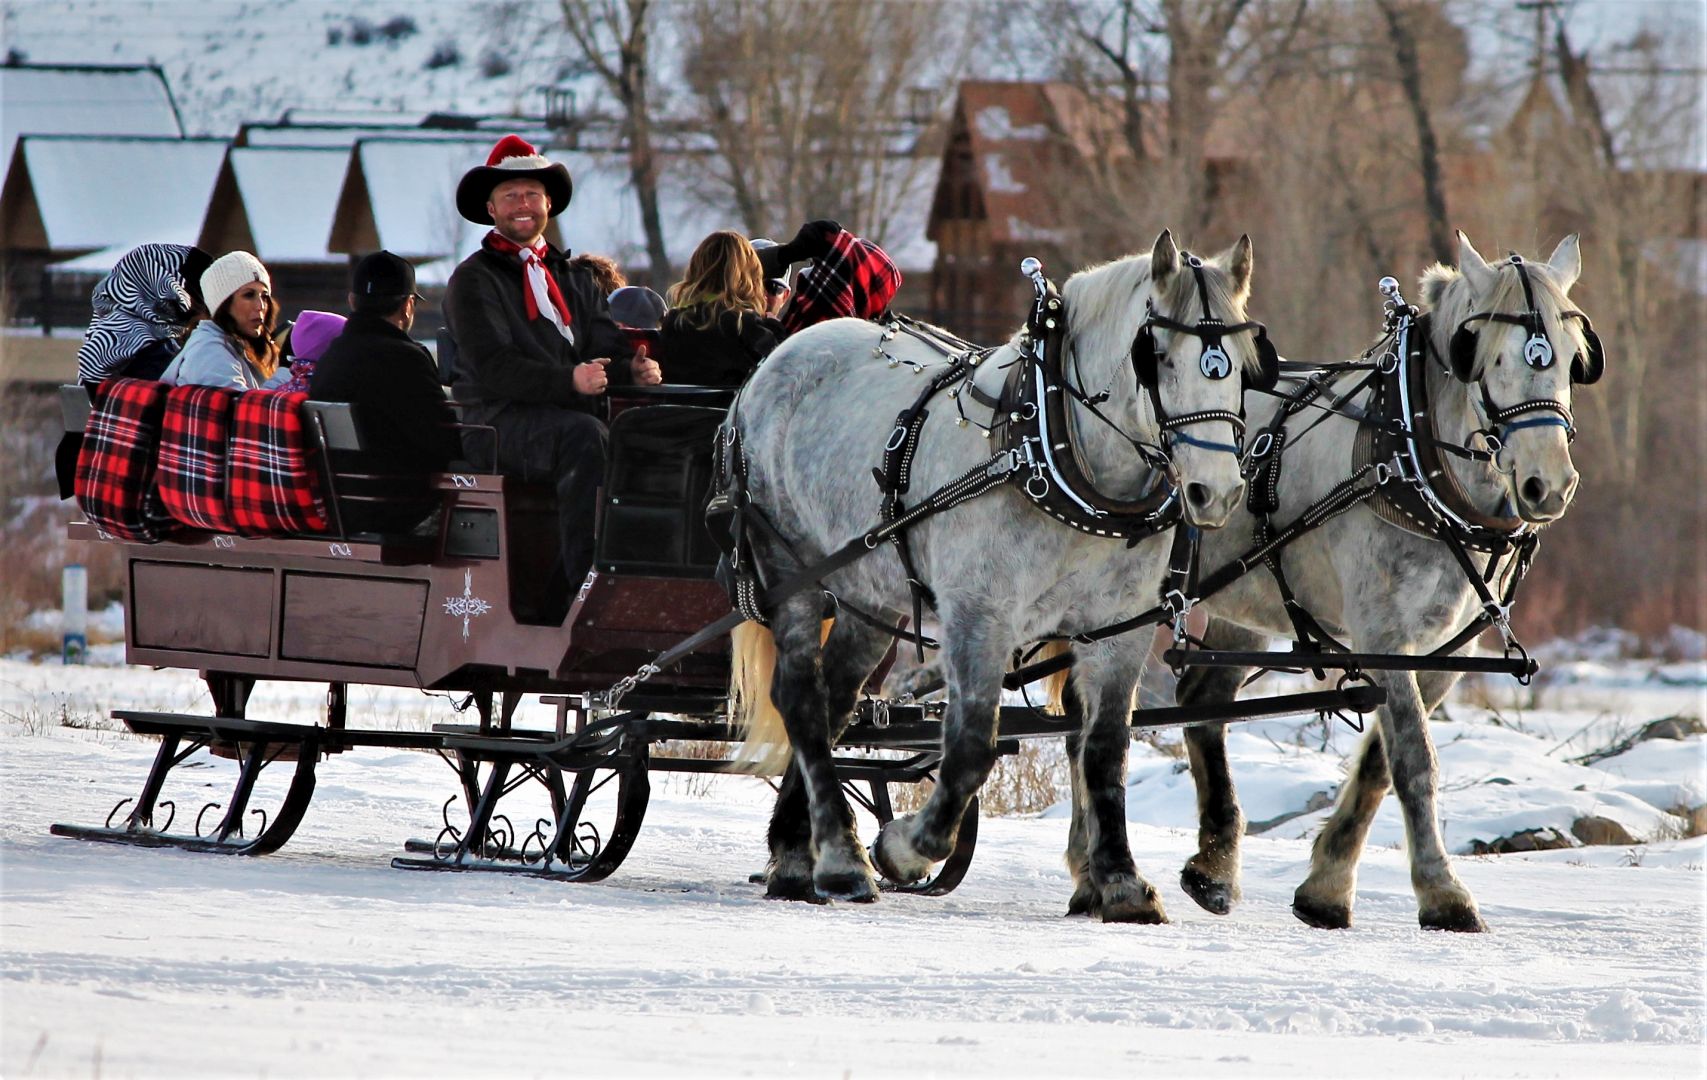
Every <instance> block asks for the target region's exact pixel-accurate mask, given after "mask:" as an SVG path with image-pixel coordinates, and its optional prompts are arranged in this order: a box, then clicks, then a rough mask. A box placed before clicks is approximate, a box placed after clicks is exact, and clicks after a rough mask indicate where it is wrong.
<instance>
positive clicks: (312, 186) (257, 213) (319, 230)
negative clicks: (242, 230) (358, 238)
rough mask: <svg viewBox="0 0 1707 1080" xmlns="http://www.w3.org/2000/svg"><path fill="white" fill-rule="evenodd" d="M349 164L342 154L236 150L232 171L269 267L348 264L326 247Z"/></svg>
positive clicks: (345, 153)
mask: <svg viewBox="0 0 1707 1080" xmlns="http://www.w3.org/2000/svg"><path fill="white" fill-rule="evenodd" d="M349 161H350V153H349V151H348V150H339V149H324V150H321V149H307V148H297V147H293V148H283V147H267V148H258V147H236V148H233V149H232V151H231V169H232V172H233V174H234V175H235V176H236V178H237V190H238V192H239V193H240V195H241V196H242V199H243V212H244V214H245V215H246V216H247V218H248V221H249V231H250V233H251V234H252V235H253V236H254V238H255V254H256V255H258V256H260V259H261V261H262V262H263V263H267V264H269V265H270V264H273V263H326V262H337V263H342V262H345V261H347V260H346V259H345V257H344V256H342V255H335V254H333V253H332V252H330V251H328V250H327V248H326V244H327V241H328V240H329V239H330V237H331V235H332V216H333V214H335V213H336V212H337V209H338V194H339V192H341V191H342V190H343V186H344V174H345V173H346V172H347V171H348V168H349Z"/></svg>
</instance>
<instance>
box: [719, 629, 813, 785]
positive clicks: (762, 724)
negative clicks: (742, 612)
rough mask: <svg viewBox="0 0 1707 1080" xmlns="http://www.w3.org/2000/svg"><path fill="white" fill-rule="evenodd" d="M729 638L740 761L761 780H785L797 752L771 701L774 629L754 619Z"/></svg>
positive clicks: (732, 715) (731, 696)
mask: <svg viewBox="0 0 1707 1080" xmlns="http://www.w3.org/2000/svg"><path fill="white" fill-rule="evenodd" d="M834 625H835V620H833V619H825V620H824V623H823V626H822V627H821V628H820V630H819V637H818V640H819V644H823V642H824V640H825V639H826V638H828V637H829V636H830V628H831V627H832V626H834ZM729 639H730V644H731V649H730V664H729V719H730V722H732V723H733V724H734V725H735V726H736V727H738V728H740V729H741V735H742V741H741V745H740V746H739V747H737V748H736V750H735V760H736V761H738V762H740V763H742V764H744V765H747V766H749V767H751V768H752V769H753V771H754V772H756V773H757V774H758V775H760V776H778V775H781V773H782V772H783V770H784V769H786V768H788V762H789V759H790V757H792V756H793V752H794V750H793V746H792V745H791V744H790V743H789V741H788V727H787V725H786V724H784V723H783V719H782V713H781V712H779V711H777V707H776V703H775V702H773V701H772V700H771V683H772V680H773V679H774V677H775V675H776V638H775V636H773V635H772V634H771V632H770V630H769V628H767V627H765V626H763V625H761V624H759V623H756V622H753V621H751V620H748V621H747V622H744V623H741V624H740V625H739V626H737V627H735V629H734V630H732V631H730V634H729Z"/></svg>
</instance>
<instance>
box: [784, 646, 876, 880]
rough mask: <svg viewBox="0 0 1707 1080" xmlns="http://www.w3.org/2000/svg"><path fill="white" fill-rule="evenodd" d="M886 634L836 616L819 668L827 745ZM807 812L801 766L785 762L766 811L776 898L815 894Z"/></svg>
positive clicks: (849, 713) (843, 724)
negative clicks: (827, 721) (771, 804)
mask: <svg viewBox="0 0 1707 1080" xmlns="http://www.w3.org/2000/svg"><path fill="white" fill-rule="evenodd" d="M888 646H889V638H888V637H887V636H885V635H881V634H878V633H876V632H874V631H871V630H868V629H867V628H865V627H863V626H861V625H859V624H858V623H857V622H856V621H855V620H853V619H838V620H837V621H836V625H835V626H834V627H833V628H832V629H831V631H830V636H829V638H828V639H827V640H826V641H825V642H824V649H823V661H822V662H823V669H824V692H825V702H826V712H827V715H828V716H829V718H830V724H829V730H830V741H831V743H832V745H833V744H834V743H835V741H836V740H837V739H839V738H840V737H841V734H842V732H843V731H845V730H846V729H847V726H848V723H849V722H850V721H851V720H852V719H853V710H854V707H855V706H856V705H857V704H858V702H859V690H860V687H862V686H864V685H865V681H866V679H867V678H869V677H870V675H871V672H872V671H873V670H875V669H876V667H877V665H878V663H879V662H881V660H882V659H883V654H884V653H885V652H887V651H888ZM811 823H812V817H811V806H810V802H809V800H808V798H807V794H806V785H805V784H804V782H803V781H802V779H801V773H800V768H799V766H798V765H797V764H795V763H792V762H791V763H790V764H789V767H788V771H787V772H786V773H784V774H783V778H782V785H781V786H780V787H779V788H778V790H777V797H776V808H775V809H774V810H773V811H772V813H771V823H770V837H769V839H770V853H771V857H770V866H769V867H767V869H766V876H765V895H766V896H769V897H771V898H773V899H778V900H817V899H819V896H818V893H817V890H816V888H815V886H814V884H813V878H812V871H813V859H812V828H811Z"/></svg>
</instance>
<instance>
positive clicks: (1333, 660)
mask: <svg viewBox="0 0 1707 1080" xmlns="http://www.w3.org/2000/svg"><path fill="white" fill-rule="evenodd" d="M1162 659H1163V660H1164V661H1166V662H1167V663H1169V664H1172V665H1174V666H1175V667H1254V668H1268V669H1270V670H1273V671H1280V670H1287V671H1310V670H1314V669H1317V668H1321V669H1324V670H1333V671H1454V672H1462V673H1465V674H1484V675H1510V676H1512V677H1514V678H1519V679H1527V678H1530V677H1531V676H1533V675H1534V674H1535V673H1536V672H1537V671H1539V670H1541V665H1539V664H1537V663H1536V662H1535V661H1534V660H1531V659H1530V658H1529V657H1528V656H1431V655H1424V656H1406V655H1403V654H1401V653H1299V652H1231V651H1222V650H1219V649H1169V650H1168V651H1167V652H1165V653H1163V654H1162Z"/></svg>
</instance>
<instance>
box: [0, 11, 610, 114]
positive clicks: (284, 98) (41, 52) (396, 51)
mask: <svg viewBox="0 0 1707 1080" xmlns="http://www.w3.org/2000/svg"><path fill="white" fill-rule="evenodd" d="M555 8H556V4H554V3H552V4H540V3H537V2H536V3H533V4H531V5H529V4H526V3H523V4H514V3H511V4H500V3H483V2H474V3H462V2H448V0H434V2H427V3H405V2H401V0H394V2H386V0H379V2H375V3H370V4H362V5H351V4H342V3H326V2H322V0H275V2H270V3H269V2H264V0H256V2H232V0H212V2H206V3H195V4H189V3H186V2H185V0H123V2H115V0H69V2H64V0H56V2H50V0H9V2H7V3H6V4H5V5H4V7H3V9H0V10H3V12H4V14H3V16H0V40H4V42H5V47H6V48H7V49H9V50H14V51H16V52H18V53H22V54H23V56H24V57H25V58H26V59H28V60H29V61H31V62H33V63H41V64H158V65H159V66H160V67H161V68H162V69H163V70H164V72H165V74H166V80H167V82H168V84H169V85H170V86H171V88H172V94H173V96H174V98H175V99H176V100H177V104H178V109H179V111H180V113H182V115H183V121H184V129H185V131H186V133H188V134H191V135H217V136H222V137H230V136H231V135H234V134H235V133H236V131H237V127H238V125H239V124H240V123H242V122H244V121H249V120H276V119H278V118H279V116H280V114H281V113H282V112H283V111H284V110H286V109H297V110H300V114H299V115H298V119H303V118H304V116H303V115H301V114H307V113H311V112H313V111H315V110H330V109H336V110H341V111H348V110H372V111H373V112H374V113H376V114H378V115H380V116H393V117H394V116H396V115H399V114H402V115H406V116H410V117H413V118H417V119H418V118H419V117H421V116H424V115H426V114H427V113H430V112H460V113H469V114H482V115H514V114H518V113H525V114H529V115H536V116H537V115H539V113H540V112H541V109H542V107H543V104H544V101H543V98H542V97H541V96H540V93H539V90H538V88H539V87H540V86H542V85H544V84H547V83H554V82H557V81H558V80H559V79H560V78H562V77H563V76H565V75H572V74H573V73H572V72H571V71H570V70H569V69H568V68H566V67H565V66H564V60H563V57H562V56H560V55H553V53H554V52H555V47H554V46H552V47H547V46H548V45H549V43H543V44H542V43H538V42H531V43H530V42H529V40H528V38H529V36H528V35H526V34H516V33H512V32H511V27H512V26H513V25H514V24H513V23H512V22H511V21H510V20H509V17H508V16H506V15H505V14H504V13H505V12H509V11H517V10H520V11H526V12H527V15H526V16H525V18H523V22H524V23H525V22H529V21H531V23H532V24H533V25H535V26H537V25H539V22H540V20H544V19H548V18H550V16H551V12H552V10H553V9H555ZM191 12H193V13H194V18H186V17H185V16H186V13H191ZM512 42H519V43H521V44H519V45H518V44H511V43H512ZM588 93H591V91H590V90H589V91H588ZM589 103H590V102H589Z"/></svg>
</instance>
